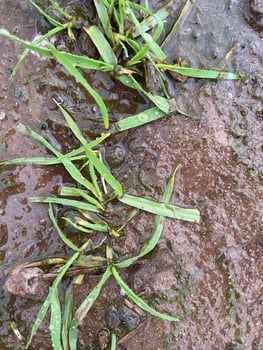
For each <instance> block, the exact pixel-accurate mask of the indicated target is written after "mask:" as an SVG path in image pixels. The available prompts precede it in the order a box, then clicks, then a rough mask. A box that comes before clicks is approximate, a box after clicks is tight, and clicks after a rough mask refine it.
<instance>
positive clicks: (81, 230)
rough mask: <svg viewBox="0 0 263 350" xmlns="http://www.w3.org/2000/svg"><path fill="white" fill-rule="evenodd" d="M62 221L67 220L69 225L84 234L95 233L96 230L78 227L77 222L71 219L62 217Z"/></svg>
mask: <svg viewBox="0 0 263 350" xmlns="http://www.w3.org/2000/svg"><path fill="white" fill-rule="evenodd" d="M62 219H63V220H65V221H66V222H67V223H69V224H70V225H71V226H72V227H74V228H75V229H76V230H78V231H79V232H83V233H93V232H94V230H90V229H89V230H88V229H86V228H84V227H81V226H79V225H77V224H76V223H75V222H73V221H72V220H70V219H69V218H66V217H62Z"/></svg>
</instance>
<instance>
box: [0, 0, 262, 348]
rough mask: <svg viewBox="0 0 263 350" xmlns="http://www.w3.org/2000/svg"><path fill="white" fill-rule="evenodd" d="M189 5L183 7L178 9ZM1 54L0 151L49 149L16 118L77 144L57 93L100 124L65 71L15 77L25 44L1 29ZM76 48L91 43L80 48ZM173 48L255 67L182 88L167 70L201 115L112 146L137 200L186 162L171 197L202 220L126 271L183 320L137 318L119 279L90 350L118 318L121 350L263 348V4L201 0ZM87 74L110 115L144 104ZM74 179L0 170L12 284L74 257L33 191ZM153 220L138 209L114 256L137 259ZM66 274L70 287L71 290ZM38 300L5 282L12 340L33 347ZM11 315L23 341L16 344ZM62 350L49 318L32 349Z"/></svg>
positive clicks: (92, 324) (14, 24)
mask: <svg viewBox="0 0 263 350" xmlns="http://www.w3.org/2000/svg"><path fill="white" fill-rule="evenodd" d="M162 3H164V2H162V1H155V2H152V4H151V6H153V7H154V9H155V10H156V9H157V8H158V7H160V6H161V4H162ZM181 4H182V2H178V4H177V5H175V6H178V10H179V8H180V6H181ZM82 6H83V3H82ZM0 10H1V16H0V21H1V27H4V28H6V29H8V30H10V31H11V32H15V33H16V34H17V35H18V36H21V37H23V38H26V39H28V40H32V39H33V38H34V37H35V36H36V34H37V33H38V32H39V30H40V29H41V30H44V29H43V23H42V22H41V21H40V19H39V16H38V14H37V13H36V11H35V10H32V9H31V7H30V5H29V3H28V2H26V1H20V2H19V5H18V4H17V2H16V1H8V2H1V3H0ZM29 10H30V11H29ZM175 12H176V11H175ZM177 12H178V11H177ZM171 22H172V19H171ZM169 25H170V22H169V21H168V23H167V26H169ZM81 42H82V40H80V39H79V43H81ZM60 44H61V42H60ZM85 47H87V46H85ZM0 49H1V53H2V54H1V70H0V74H1V79H0V84H1V89H0V101H1V111H0V160H5V159H11V158H17V157H31V156H40V155H45V154H46V150H45V149H44V148H43V147H42V146H41V145H39V144H38V143H37V142H36V141H34V140H32V139H30V138H28V137H25V136H24V135H21V134H20V133H18V132H17V131H16V126H17V125H18V124H19V123H23V124H25V125H26V126H29V127H31V128H33V129H34V130H36V131H37V132H43V133H45V136H47V137H49V140H50V142H52V143H53V144H54V145H56V146H57V147H60V148H61V149H62V150H67V149H70V148H71V147H74V145H75V143H76V141H75V139H74V138H73V137H72V135H71V134H70V133H69V132H68V130H67V128H65V126H63V125H61V123H62V118H61V116H60V115H59V113H58V111H57V110H56V108H55V106H54V104H53V102H52V97H53V96H54V94H56V97H59V98H61V99H62V100H61V101H62V102H63V103H64V106H65V108H67V110H68V111H69V112H70V113H71V114H72V115H73V116H74V117H75V119H76V120H77V121H78V123H79V124H80V126H81V128H82V130H84V131H85V134H86V136H87V137H90V138H92V137H94V136H95V135H97V134H99V133H100V132H101V127H100V124H99V123H98V121H99V113H98V109H97V107H96V105H94V104H93V102H92V100H91V99H90V98H89V97H88V96H87V95H86V94H85V93H84V92H83V90H82V88H81V87H80V86H77V85H76V83H75V82H74V81H72V80H71V79H70V78H69V77H68V75H67V74H66V73H65V72H64V71H63V70H62V69H61V68H60V67H59V66H56V65H55V64H54V63H50V62H49V61H48V60H41V59H39V58H38V57H36V56H33V55H30V56H29V57H28V58H27V59H26V61H25V62H24V63H23V64H22V65H21V67H20V70H19V73H18V75H17V76H16V77H15V78H14V79H12V80H9V76H10V72H11V70H12V68H13V67H14V65H15V63H16V61H17V58H18V55H19V53H20V52H21V51H22V50H21V48H20V47H19V46H17V45H16V44H14V43H12V42H9V41H7V40H5V39H3V38H1V40H0ZM74 49H75V50H81V44H80V47H77V48H76V47H75V48H74ZM165 51H166V52H167V55H168V59H169V61H170V62H172V61H173V60H176V59H177V60H178V59H181V60H187V61H188V62H189V63H190V65H191V66H193V67H196V68H210V69H218V70H229V71H235V72H240V73H241V74H244V75H245V76H246V78H244V79H243V80H241V81H225V80H221V79H220V80H218V81H205V80H195V79H188V80H187V81H186V82H185V83H182V82H178V81H175V80H173V79H172V78H171V77H169V76H167V79H168V90H169V93H170V95H171V96H172V97H175V98H176V100H177V102H178V105H179V107H180V109H181V110H184V111H187V112H188V113H190V114H193V115H198V116H200V119H199V120H196V119H191V118H186V117H183V116H181V115H172V116H170V117H166V118H164V119H162V120H159V121H157V122H154V123H153V124H149V125H145V126H143V127H141V128H138V129H136V130H132V131H130V132H126V133H123V134H118V135H115V136H113V137H112V138H111V140H110V141H109V142H108V143H105V159H106V161H107V162H108V164H109V166H110V167H111V170H112V171H113V173H114V175H115V176H116V177H117V178H118V179H119V180H120V181H121V183H122V184H123V186H124V188H127V189H128V188H132V189H133V193H134V194H137V195H140V196H145V197H148V198H153V199H160V198H161V196H162V193H163V191H164V188H165V185H166V183H167V181H168V179H169V177H170V176H171V174H172V171H173V169H174V168H175V167H176V166H177V165H178V164H179V163H182V164H183V165H184V166H183V168H182V169H181V170H180V171H179V172H178V173H177V175H176V180H175V190H174V193H173V196H172V200H171V202H172V203H175V204H178V205H182V206H185V207H192V208H193V207H196V208H198V209H200V211H201V222H200V224H190V223H185V222H181V221H172V220H170V219H166V221H165V222H166V224H165V229H164V232H163V235H162V238H161V240H160V243H159V244H158V247H157V248H156V249H155V250H154V251H153V252H152V253H151V254H150V255H149V256H147V257H145V258H143V259H142V260H140V261H139V262H138V263H137V264H136V265H135V266H132V267H131V268H129V269H127V270H124V271H123V272H122V277H123V278H124V279H125V280H126V281H127V283H128V284H129V285H130V286H131V287H132V289H133V290H134V291H135V292H136V293H137V294H139V295H141V296H142V298H143V299H144V300H145V301H147V302H148V303H149V304H150V305H152V306H153V307H155V308H156V309H158V310H159V311H161V312H166V313H169V314H173V315H177V316H178V318H179V322H178V323H169V322H165V321H160V320H159V319H157V318H154V317H150V316H149V315H146V314H145V313H142V314H140V312H139V311H138V310H134V309H133V305H130V304H128V305H127V304H126V300H125V299H124V298H123V296H122V294H121V291H120V290H119V288H118V286H117V285H116V283H115V282H114V280H113V279H110V280H109V281H108V282H107V284H106V285H105V287H104V288H103V291H102V293H101V295H100V297H99V299H98V301H97V302H96V304H95V306H94V307H93V308H92V309H91V311H90V313H89V314H88V316H87V317H86V318H85V319H84V321H83V323H82V324H81V326H80V332H79V334H80V344H79V348H80V349H101V348H103V347H104V346H106V345H107V341H108V340H107V333H105V327H108V328H109V324H111V323H112V324H116V327H117V328H119V334H118V335H119V347H118V348H119V349H122V350H124V349H127V350H133V349H138V350H140V349H144V350H148V349H149V350H150V349H151V350H152V349H154V350H157V349H162V350H163V349H169V350H183V349H195V350H199V349H200V350H205V349H215V350H216V349H220V350H221V349H224V350H229V349H246V350H262V349H263V297H262V295H263V283H262V267H263V266H262V265H263V263H262V252H263V235H262V232H263V216H262V210H263V200H262V198H263V188H262V185H263V101H262V96H263V64H262V63H263V61H262V57H263V45H262V5H261V3H260V2H259V1H252V0H251V1H245V0H244V1H235V0H216V1H213V2H211V1H207V0H200V1H198V2H196V3H195V4H194V5H193V7H192V9H191V12H190V13H189V15H188V17H187V19H186V20H185V21H184V23H182V25H181V26H180V27H179V29H178V32H177V34H176V35H175V36H174V37H173V39H172V41H171V42H170V43H168V44H167V45H166V47H165ZM94 54H96V53H94ZM88 77H89V79H90V81H91V82H92V83H93V86H94V87H96V88H97V89H98V90H99V91H100V93H101V94H102V96H103V98H104V100H106V101H107V105H108V107H109V109H110V114H111V116H112V117H111V121H115V120H118V119H121V118H123V117H124V116H127V115H128V114H129V115H130V114H133V113H135V112H139V111H142V110H144V109H145V108H147V106H148V102H147V101H146V100H145V99H144V98H143V97H141V96H140V95H139V94H137V93H136V92H133V91H132V90H128V89H127V90H126V89H124V88H123V87H120V85H118V84H117V83H116V82H114V81H112V80H111V79H110V78H109V77H108V76H106V75H105V74H102V73H96V74H93V73H92V74H89V75H88ZM68 181H69V179H68V177H67V176H66V174H65V172H64V171H63V169H62V168H61V167H59V166H56V167H49V168H47V167H46V168H45V167H39V166H26V167H22V166H9V167H2V168H1V174H0V189H1V196H0V203H1V209H0V210H1V212H0V214H1V218H0V233H1V236H0V257H1V268H0V279H1V287H2V286H3V284H4V281H5V278H6V275H7V273H8V271H9V269H10V268H11V267H12V266H13V265H15V264H17V263H22V262H27V261H34V260H38V259H40V258H43V257H48V256H63V255H64V256H65V255H68V254H69V253H70V252H69V251H68V250H67V249H65V247H64V244H63V243H62V242H61V241H60V240H59V238H58V236H57V234H56V232H55V229H54V228H53V227H52V225H51V223H50V221H49V219H48V214H47V207H46V205H42V204H37V203H31V202H30V201H29V197H31V196H36V195H45V194H48V193H56V191H57V189H58V188H59V187H60V186H61V184H62V183H66V182H68ZM121 215H122V214H121V212H120V214H119V216H121ZM117 219H118V218H117ZM153 228H154V218H153V217H152V216H151V215H149V214H145V213H140V214H139V215H138V216H136V218H135V219H133V220H132V221H131V222H130V223H129V224H128V226H127V230H126V234H125V235H123V236H122V237H121V238H120V239H119V240H115V241H114V240H112V241H111V244H112V246H113V249H114V251H115V252H116V253H117V254H118V255H119V256H122V257H123V256H133V255H134V254H136V253H138V251H139V249H140V247H141V246H142V244H143V243H144V242H145V240H146V239H147V238H149V237H150V236H151V234H152V232H153ZM98 279H99V276H86V278H85V280H84V283H83V284H82V285H81V286H78V288H77V290H76V291H75V301H76V304H78V303H79V302H80V301H81V300H82V299H83V298H84V297H85V295H86V294H87V293H88V291H89V290H91V288H92V287H93V286H95V285H96V283H97V281H98ZM68 282H69V279H66V280H65V281H64V282H63V284H62V286H61V295H62V293H63V291H64V290H65V288H66V286H67V284H68ZM40 305H41V303H39V301H38V300H32V299H27V298H22V297H16V296H14V295H12V294H9V293H8V292H6V291H4V290H3V289H2V288H1V292H0V348H1V349H17V350H20V349H24V342H25V339H26V338H27V337H28V335H29V332H30V329H31V327H32V325H33V323H34V320H35V317H36V315H37V312H38V310H39V307H40ZM109 319H110V321H109ZM11 322H13V323H11ZM114 322H115V323H114ZM11 324H15V325H16V326H17V327H18V329H19V331H20V332H21V334H22V335H23V337H24V338H23V339H24V340H22V341H21V340H19V338H18V337H17V336H16V334H15V332H14V331H13V330H12V327H11V326H10V325H11ZM105 344H106V345H105ZM51 348H52V346H51V341H50V335H49V327H48V319H45V320H44V322H43V323H42V324H41V326H40V330H39V332H38V334H37V336H36V337H34V339H33V342H32V345H31V349H39V350H40V349H41V350H47V349H51Z"/></svg>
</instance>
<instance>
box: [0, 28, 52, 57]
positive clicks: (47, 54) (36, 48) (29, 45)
mask: <svg viewBox="0 0 263 350" xmlns="http://www.w3.org/2000/svg"><path fill="white" fill-rule="evenodd" d="M0 35H3V36H5V37H6V38H8V39H11V40H13V41H16V42H18V43H19V44H20V45H22V46H23V47H25V48H27V49H29V50H31V51H35V52H37V53H39V54H40V55H42V56H45V57H49V58H52V53H51V51H50V50H49V49H46V48H43V47H39V46H37V45H34V44H32V43H30V42H28V41H25V40H22V39H20V38H18V37H17V36H15V35H12V34H10V33H9V32H8V31H7V30H6V29H3V28H1V29H0Z"/></svg>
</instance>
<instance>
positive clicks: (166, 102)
mask: <svg viewBox="0 0 263 350" xmlns="http://www.w3.org/2000/svg"><path fill="white" fill-rule="evenodd" d="M116 78H117V79H118V80H119V81H120V82H121V83H122V84H124V85H126V86H129V87H131V88H133V89H136V90H138V91H140V92H142V93H143V94H144V95H145V96H147V97H148V98H149V100H151V101H152V102H153V103H154V104H155V105H156V106H157V107H158V108H159V109H160V110H161V111H163V112H164V113H166V114H168V113H171V112H173V111H175V110H176V109H177V106H176V107H175V108H174V105H173V100H172V99H171V100H170V99H167V98H165V97H162V96H158V95H153V94H151V93H150V92H147V91H145V90H144V89H143V88H142V87H141V85H140V84H139V83H138V82H137V81H136V79H135V78H134V77H133V76H132V75H130V74H129V75H119V76H116Z"/></svg>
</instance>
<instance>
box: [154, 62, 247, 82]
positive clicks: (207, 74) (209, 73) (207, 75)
mask: <svg viewBox="0 0 263 350" xmlns="http://www.w3.org/2000/svg"><path fill="white" fill-rule="evenodd" d="M156 66H157V67H159V68H161V69H166V70H170V71H173V72H177V73H179V74H182V75H185V76H187V77H191V78H201V79H219V78H223V79H229V80H237V79H241V78H242V75H241V74H239V73H231V72H220V71H216V70H206V69H196V68H188V67H179V66H174V65H169V64H162V63H157V64H156Z"/></svg>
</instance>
